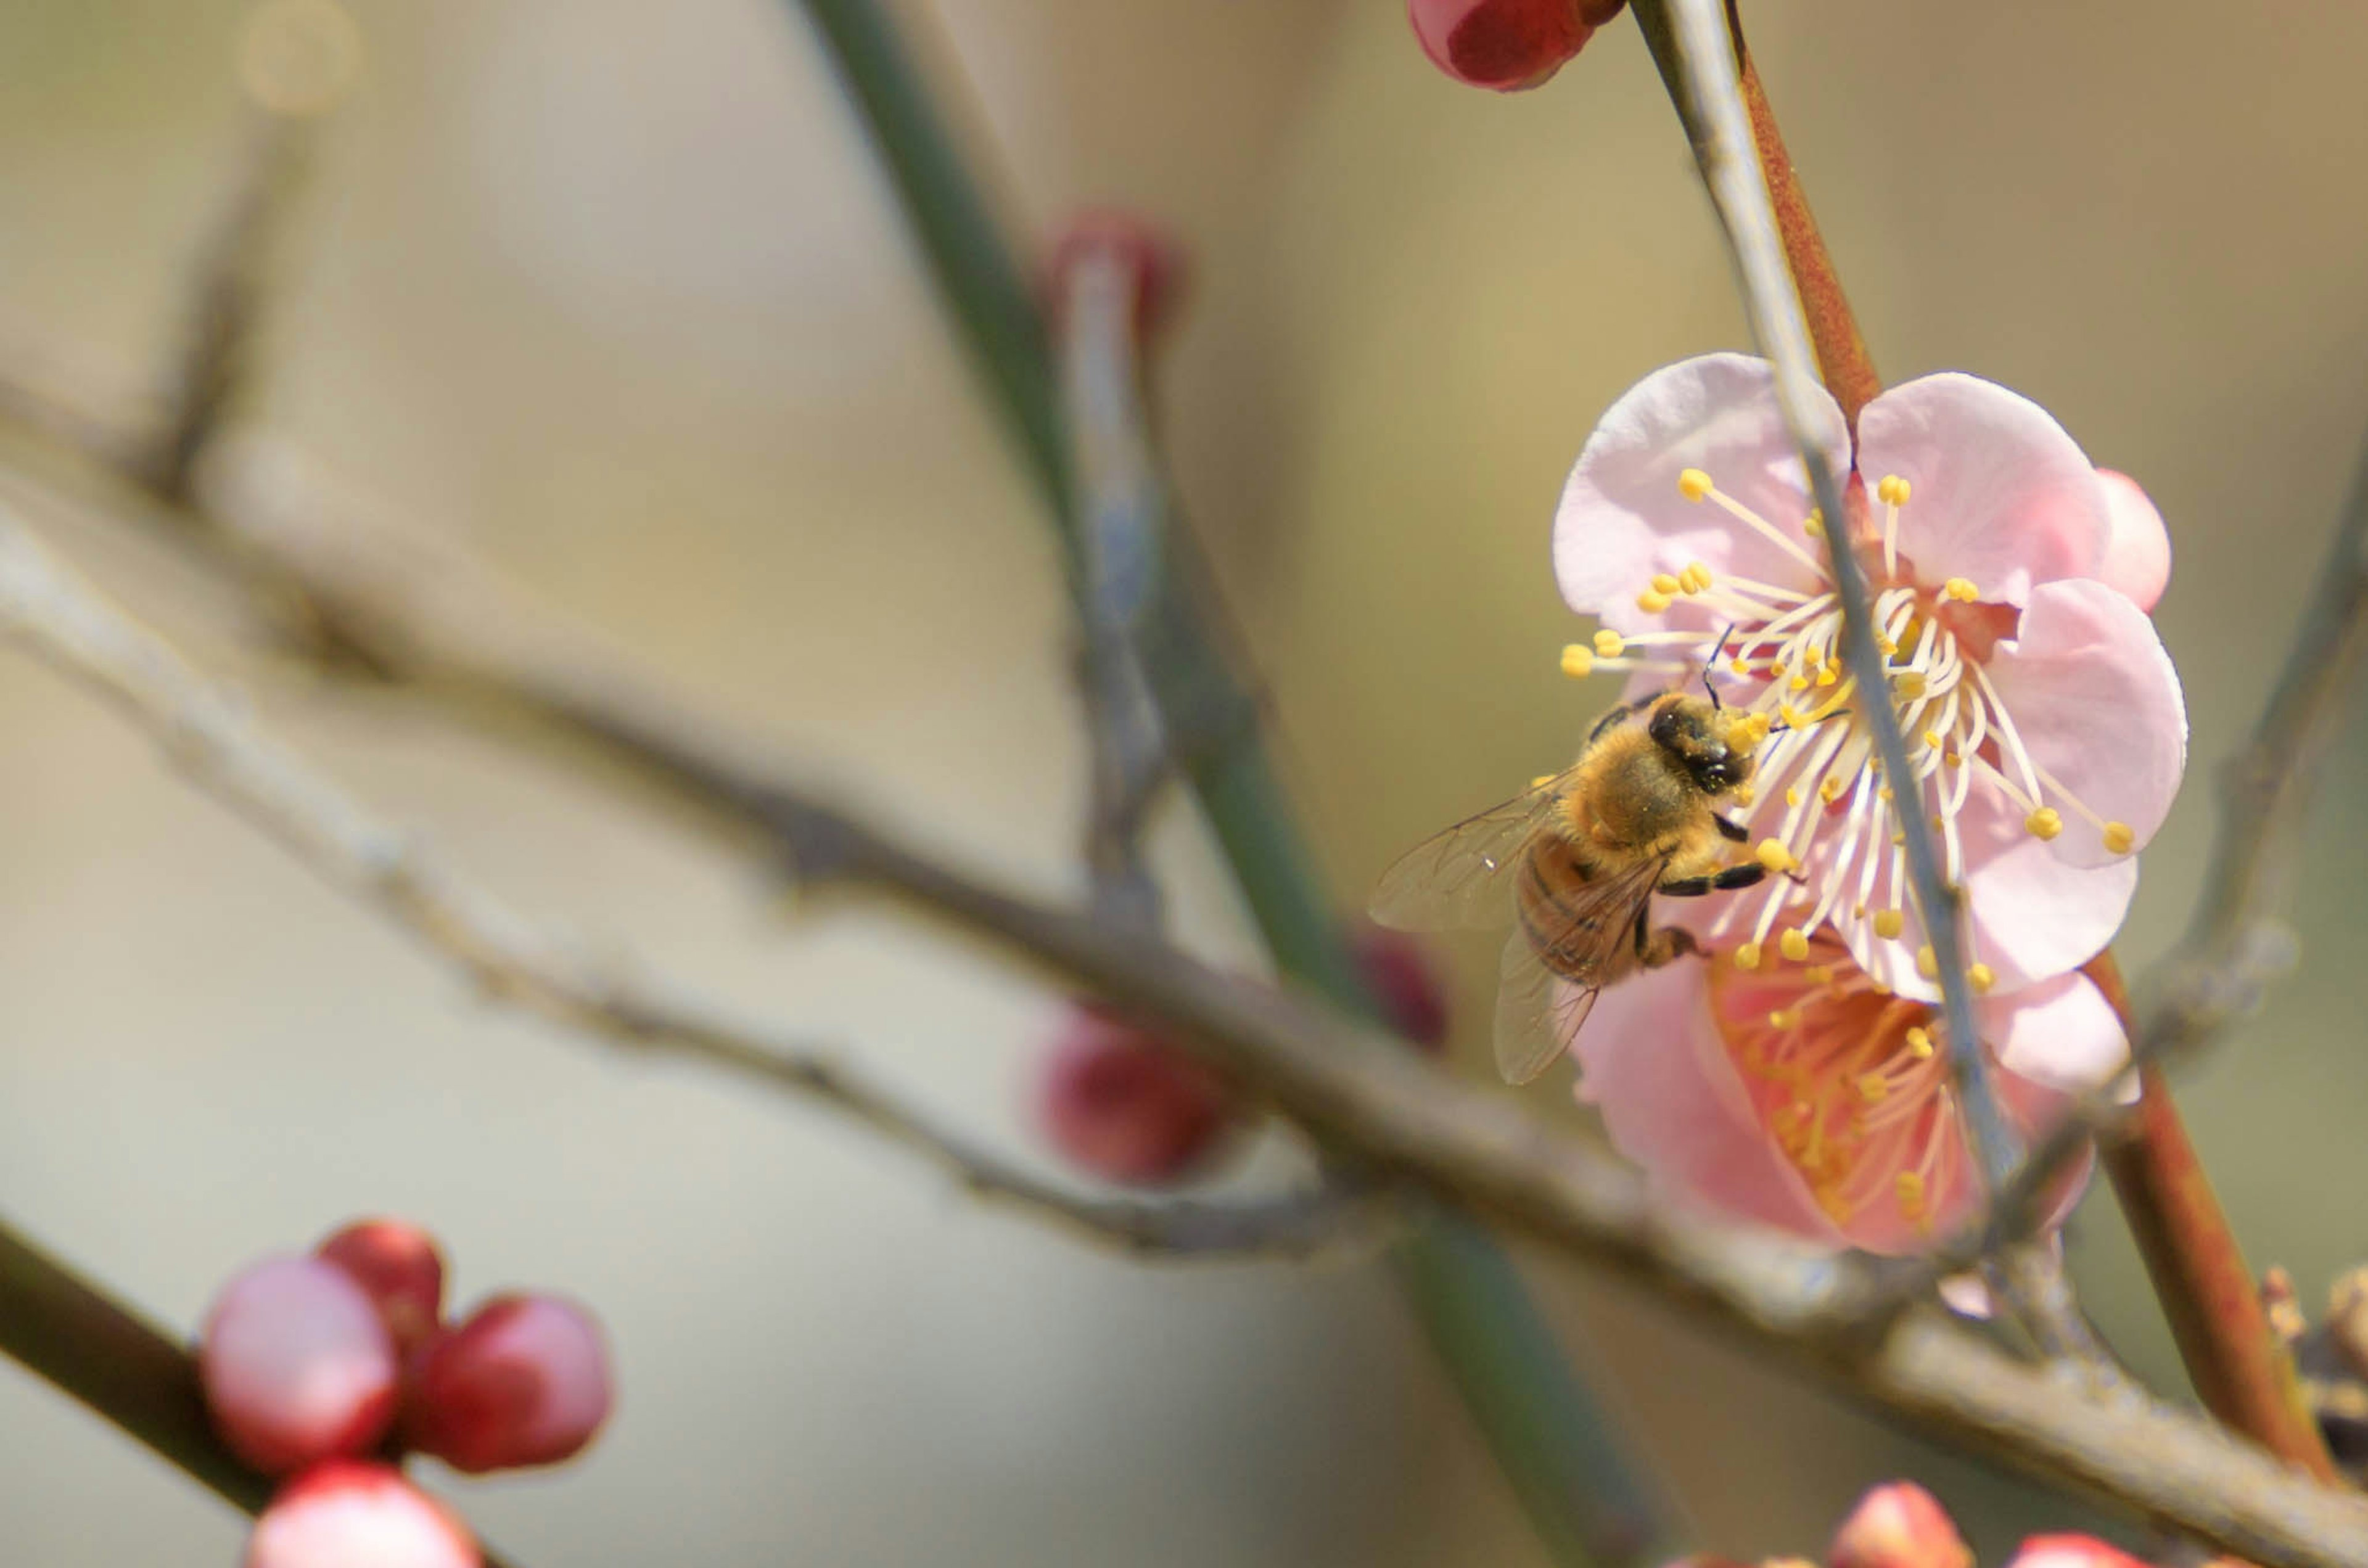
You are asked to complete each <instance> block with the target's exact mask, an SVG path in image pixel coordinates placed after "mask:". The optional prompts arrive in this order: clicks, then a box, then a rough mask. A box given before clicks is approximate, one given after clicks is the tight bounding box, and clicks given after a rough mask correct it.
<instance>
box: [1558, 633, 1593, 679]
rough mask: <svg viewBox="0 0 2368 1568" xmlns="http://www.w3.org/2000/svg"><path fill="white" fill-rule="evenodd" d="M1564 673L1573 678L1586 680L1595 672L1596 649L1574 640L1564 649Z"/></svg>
mask: <svg viewBox="0 0 2368 1568" xmlns="http://www.w3.org/2000/svg"><path fill="white" fill-rule="evenodd" d="M1562 673H1563V674H1565V675H1566V676H1569V677H1570V678H1571V679H1573V680H1585V679H1586V678H1587V677H1588V676H1591V675H1593V674H1594V673H1595V651H1594V650H1593V649H1591V648H1588V647H1586V646H1584V645H1582V644H1580V643H1577V642H1573V643H1572V644H1570V645H1569V646H1568V647H1566V648H1565V649H1564V650H1563V651H1562Z"/></svg>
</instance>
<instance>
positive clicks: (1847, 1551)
mask: <svg viewBox="0 0 2368 1568" xmlns="http://www.w3.org/2000/svg"><path fill="white" fill-rule="evenodd" d="M1826 1561H1827V1562H1828V1563H1829V1564H1831V1568H1973V1563H1974V1552H1973V1549H1972V1548H1971V1547H1969V1546H1967V1545H1966V1544H1965V1540H1964V1537H1963V1536H1961V1535H1959V1534H1958V1533H1957V1526H1956V1522H1955V1521H1954V1520H1952V1519H1951V1518H1950V1517H1949V1511H1948V1510H1947V1509H1946V1508H1943V1507H1942V1506H1941V1500H1940V1499H1939V1498H1937V1497H1935V1496H1933V1495H1932V1494H1930V1492H1927V1491H1925V1490H1924V1489H1923V1488H1922V1487H1920V1486H1918V1485H1917V1484H1916V1483H1914V1482H1912V1481H1895V1482H1892V1483H1890V1484H1888V1485H1886V1486H1878V1487H1876V1488H1874V1490H1873V1491H1872V1492H1869V1493H1868V1494H1866V1495H1865V1496H1863V1497H1861V1498H1860V1499H1859V1500H1858V1506H1856V1507H1854V1508H1852V1509H1851V1510H1850V1517H1849V1518H1847V1519H1844V1520H1843V1521H1842V1528H1841V1529H1840V1530H1839V1532H1838V1533H1837V1534H1836V1535H1835V1536H1834V1544H1833V1546H1832V1548H1831V1549H1830V1550H1828V1551H1827V1553H1826Z"/></svg>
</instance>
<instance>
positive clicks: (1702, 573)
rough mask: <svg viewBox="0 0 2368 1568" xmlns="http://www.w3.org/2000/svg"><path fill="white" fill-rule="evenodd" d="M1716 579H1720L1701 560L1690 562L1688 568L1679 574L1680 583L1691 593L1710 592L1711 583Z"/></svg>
mask: <svg viewBox="0 0 2368 1568" xmlns="http://www.w3.org/2000/svg"><path fill="white" fill-rule="evenodd" d="M1716 581H1718V579H1717V578H1715V577H1713V576H1712V575H1711V573H1710V568H1709V567H1707V566H1705V565H1703V564H1702V562H1699V561H1695V562H1688V563H1687V566H1686V569H1685V570H1684V571H1682V572H1680V573H1679V574H1678V584H1679V586H1680V587H1682V588H1684V589H1685V591H1686V592H1688V593H1690V594H1700V593H1705V592H1708V591H1709V588H1710V585H1712V584H1713V583H1715V582H1716Z"/></svg>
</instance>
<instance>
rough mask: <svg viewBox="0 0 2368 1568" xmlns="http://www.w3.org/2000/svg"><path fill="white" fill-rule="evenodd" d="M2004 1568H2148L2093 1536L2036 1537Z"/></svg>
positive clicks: (2141, 1559) (2141, 1562)
mask: <svg viewBox="0 0 2368 1568" xmlns="http://www.w3.org/2000/svg"><path fill="white" fill-rule="evenodd" d="M2006 1568H2150V1565H2149V1564H2148V1563H2147V1562H2146V1560H2145V1559H2144V1558H2140V1557H2133V1556H2131V1555H2130V1554H2129V1553H2128V1552H2126V1551H2123V1550H2122V1549H2121V1548H2120V1547H2117V1546H2108V1545H2106V1544H2105V1543H2104V1542H2103V1541H2101V1540H2098V1539H2097V1538H2096V1537H2095V1536H2092V1535H2035V1536H2032V1538H2031V1539H2030V1540H2026V1541H2024V1542H2023V1543H2022V1545H2021V1547H2020V1548H2018V1549H2017V1550H2016V1551H2015V1554H2014V1557H2013V1559H2012V1560H2011V1561H2009V1562H2008V1563H2007V1565H2006Z"/></svg>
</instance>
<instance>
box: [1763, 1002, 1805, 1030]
mask: <svg viewBox="0 0 2368 1568" xmlns="http://www.w3.org/2000/svg"><path fill="white" fill-rule="evenodd" d="M1768 1027H1769V1028H1771V1029H1797V1028H1800V1027H1801V1015H1800V1014H1798V1013H1795V1012H1793V1011H1791V1010H1790V1009H1788V1008H1782V1007H1780V1008H1778V1009H1777V1010H1776V1011H1775V1012H1772V1013H1770V1014H1769V1015H1768Z"/></svg>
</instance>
